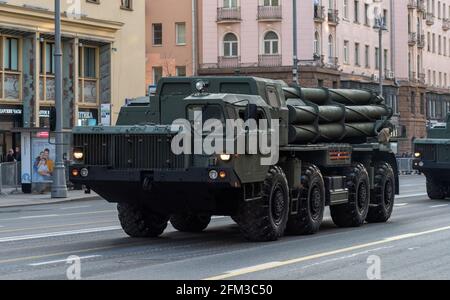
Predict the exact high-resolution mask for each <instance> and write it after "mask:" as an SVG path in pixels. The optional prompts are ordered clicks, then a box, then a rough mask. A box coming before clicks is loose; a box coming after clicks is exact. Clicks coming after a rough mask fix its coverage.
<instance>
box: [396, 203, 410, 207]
mask: <svg viewBox="0 0 450 300" xmlns="http://www.w3.org/2000/svg"><path fill="white" fill-rule="evenodd" d="M408 204H409V203H396V204H394V206H395V207H405V206H407V205H408Z"/></svg>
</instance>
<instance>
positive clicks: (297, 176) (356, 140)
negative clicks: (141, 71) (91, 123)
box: [70, 76, 399, 241]
mask: <svg viewBox="0 0 450 300" xmlns="http://www.w3.org/2000/svg"><path fill="white" fill-rule="evenodd" d="M391 116H392V110H390V109H389V108H388V107H386V106H385V105H384V101H383V99H382V98H381V97H379V96H378V95H377V94H375V93H373V92H369V91H360V90H337V89H335V90H332V89H322V88H318V89H307V88H301V87H298V86H288V85H286V84H285V83H284V82H281V81H274V80H268V79H261V78H254V77H239V76H236V77H194V78H164V79H162V80H161V81H160V82H159V83H158V87H157V92H156V95H155V96H151V97H145V98H141V99H136V100H135V101H132V102H130V103H128V104H127V105H126V106H124V107H123V108H122V109H121V112H120V115H119V117H118V121H117V124H116V126H112V127H106V126H97V127H77V128H74V129H73V145H74V149H73V157H74V162H73V165H72V166H71V167H70V180H71V181H72V182H73V183H75V184H78V185H84V186H86V187H88V188H89V189H92V190H93V191H95V192H96V193H98V194H99V195H100V196H102V197H103V198H104V199H106V200H107V201H109V202H112V203H117V204H118V215H119V219H120V222H121V224H122V227H123V229H124V231H125V232H126V233H127V234H128V235H129V236H131V237H157V236H160V235H161V234H162V233H163V232H164V230H165V229H166V228H167V226H168V224H169V221H170V223H171V225H172V226H173V227H174V228H175V229H177V230H179V231H182V232H201V231H203V230H205V229H206V228H207V226H208V225H209V223H210V222H211V217H212V216H217V215H219V216H230V217H232V219H233V220H234V221H235V222H236V223H237V224H238V225H239V228H240V229H241V232H242V234H243V236H244V237H245V238H246V239H248V240H250V241H274V240H277V239H278V238H280V237H282V236H283V235H284V234H294V235H304V234H313V233H316V232H317V231H318V230H319V228H320V226H321V224H322V221H323V217H324V209H325V207H326V206H330V208H331V216H332V218H333V221H334V223H335V224H336V225H337V226H339V227H357V226H361V225H363V224H364V223H365V222H386V221H388V220H389V218H390V217H391V214H392V210H393V207H394V200H395V195H396V194H398V192H399V180H398V168H397V163H396V159H395V156H394V154H393V153H392V151H391V149H390V147H389V138H390V132H391V131H392V125H391V124H390V122H389V120H390V118H391ZM180 120H185V122H184V123H183V124H181V123H179V122H180ZM208 120H215V121H214V122H213V123H214V124H215V125H217V124H218V123H219V125H223V127H224V128H227V129H229V127H228V123H232V122H233V121H236V123H239V122H237V121H242V122H241V123H239V124H244V127H242V128H239V127H238V126H237V127H236V128H234V127H233V129H232V130H229V131H230V132H233V134H231V135H230V136H231V138H229V136H228V134H227V135H226V138H224V143H226V144H227V145H232V146H231V147H229V146H227V147H223V149H226V150H221V151H222V152H219V153H216V152H214V153H211V152H207V151H206V150H204V149H201V150H200V151H199V150H197V151H194V152H189V151H185V152H182V153H178V152H177V151H174V149H173V148H174V145H177V146H180V147H181V148H182V149H184V150H188V149H189V147H186V145H187V144H190V142H191V139H193V140H195V141H194V142H193V144H195V143H196V142H197V143H198V142H199V141H200V144H201V142H202V141H204V144H203V145H206V144H207V143H206V141H207V139H208V138H210V140H209V141H211V136H213V137H215V138H218V139H217V140H214V143H211V145H212V146H214V147H216V146H219V147H218V148H220V143H222V140H220V139H219V138H220V137H225V131H223V132H221V131H219V130H216V129H217V128H218V127H219V126H218V125H217V126H215V127H214V126H208ZM252 121H254V122H252ZM180 124H181V125H180ZM251 124H256V128H253V126H250V125H251ZM264 124H265V126H263V125H264ZM189 125H192V127H189ZM196 126H200V127H202V126H203V127H202V129H204V130H202V131H200V132H198V130H197V129H195V128H196ZM258 126H259V127H258ZM235 129H236V130H235ZM181 133H183V135H181ZM180 136H183V138H181V139H180ZM255 137H256V138H255ZM175 140H176V142H175ZM180 141H181V142H180ZM243 141H244V142H245V145H244V146H242V145H241V144H240V143H242V142H243ZM264 141H266V142H267V143H266V145H267V146H270V147H269V149H271V151H267V147H266V148H264V147H253V146H254V144H257V145H262V144H264V143H263V142H264ZM197 145H198V144H197ZM254 148H257V149H256V151H255V149H254ZM260 148H261V149H260ZM205 149H206V148H205ZM215 149H216V150H217V148H215ZM230 149H231V150H230ZM263 150H264V151H263Z"/></svg>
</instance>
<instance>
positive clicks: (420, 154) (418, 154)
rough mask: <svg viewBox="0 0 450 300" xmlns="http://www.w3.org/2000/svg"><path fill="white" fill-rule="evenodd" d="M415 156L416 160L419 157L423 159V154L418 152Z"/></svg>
mask: <svg viewBox="0 0 450 300" xmlns="http://www.w3.org/2000/svg"><path fill="white" fill-rule="evenodd" d="M414 156H415V157H416V158H419V157H421V156H422V153H420V152H416V153H414Z"/></svg>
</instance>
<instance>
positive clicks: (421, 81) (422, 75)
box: [419, 73, 425, 84]
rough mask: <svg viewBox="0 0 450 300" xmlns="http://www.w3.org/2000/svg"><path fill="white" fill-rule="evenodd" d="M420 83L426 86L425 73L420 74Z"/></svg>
mask: <svg viewBox="0 0 450 300" xmlns="http://www.w3.org/2000/svg"><path fill="white" fill-rule="evenodd" d="M419 83H421V84H425V73H419Z"/></svg>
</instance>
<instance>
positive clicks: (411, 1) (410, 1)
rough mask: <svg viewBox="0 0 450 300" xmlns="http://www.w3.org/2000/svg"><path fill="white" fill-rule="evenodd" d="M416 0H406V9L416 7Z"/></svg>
mask: <svg viewBox="0 0 450 300" xmlns="http://www.w3.org/2000/svg"><path fill="white" fill-rule="evenodd" d="M417 2H418V1H417V0H408V9H416V8H417Z"/></svg>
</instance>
